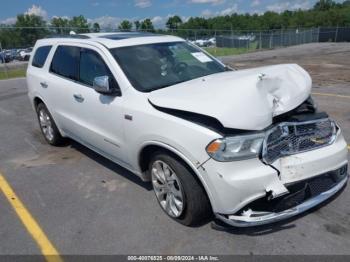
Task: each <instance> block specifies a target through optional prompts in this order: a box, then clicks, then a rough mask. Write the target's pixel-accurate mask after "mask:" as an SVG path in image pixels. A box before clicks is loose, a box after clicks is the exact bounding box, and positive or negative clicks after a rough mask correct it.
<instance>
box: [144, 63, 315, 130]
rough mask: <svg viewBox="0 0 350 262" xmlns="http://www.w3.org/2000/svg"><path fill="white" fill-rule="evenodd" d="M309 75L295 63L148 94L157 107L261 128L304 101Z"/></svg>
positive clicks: (216, 76)
mask: <svg viewBox="0 0 350 262" xmlns="http://www.w3.org/2000/svg"><path fill="white" fill-rule="evenodd" d="M311 86H312V83H311V78H310V76H309V74H308V73H307V72H306V71H305V70H304V69H302V68H301V67H300V66H298V65H296V64H286V65H274V66H267V67H259V68H254V69H246V70H239V71H233V72H231V71H230V72H223V73H218V74H214V75H209V76H205V77H202V78H198V79H194V80H191V81H187V82H184V83H180V84H177V85H174V86H170V87H167V88H164V89H160V90H156V91H153V92H151V93H150V94H149V101H150V102H151V103H152V104H154V105H155V106H158V107H162V108H167V109H176V110H181V111H187V112H193V113H197V114H201V115H207V116H210V117H214V118H216V119H217V120H218V121H219V122H220V123H221V124H222V125H223V126H224V127H226V128H235V129H244V130H261V129H264V128H266V127H268V126H269V125H271V124H272V118H273V117H274V116H277V115H280V114H283V113H286V112H288V111H290V110H292V109H294V108H296V107H297V106H299V105H300V104H301V103H303V102H304V101H305V100H306V99H307V98H308V97H309V96H310V93H311Z"/></svg>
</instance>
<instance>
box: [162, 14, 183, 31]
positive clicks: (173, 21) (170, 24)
mask: <svg viewBox="0 0 350 262" xmlns="http://www.w3.org/2000/svg"><path fill="white" fill-rule="evenodd" d="M181 24H182V20H181V18H180V17H179V16H178V15H175V16H172V17H169V19H168V21H167V22H166V27H167V28H168V29H177V28H178V27H179V26H180V25H181Z"/></svg>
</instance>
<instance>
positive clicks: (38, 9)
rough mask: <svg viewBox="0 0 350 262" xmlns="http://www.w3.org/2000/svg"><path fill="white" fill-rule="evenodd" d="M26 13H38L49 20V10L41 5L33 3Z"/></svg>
mask: <svg viewBox="0 0 350 262" xmlns="http://www.w3.org/2000/svg"><path fill="white" fill-rule="evenodd" d="M25 14H26V15H37V16H41V17H42V18H44V19H45V20H47V12H46V10H45V9H43V8H42V7H41V6H40V5H32V7H30V8H29V9H28V10H27V11H26V12H25Z"/></svg>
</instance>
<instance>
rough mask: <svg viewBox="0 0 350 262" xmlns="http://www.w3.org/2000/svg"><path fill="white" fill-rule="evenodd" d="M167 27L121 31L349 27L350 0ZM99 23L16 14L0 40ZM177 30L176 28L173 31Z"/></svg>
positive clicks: (172, 22) (14, 43) (140, 24)
mask: <svg viewBox="0 0 350 262" xmlns="http://www.w3.org/2000/svg"><path fill="white" fill-rule="evenodd" d="M165 25H166V28H167V30H164V29H158V30H155V28H154V25H153V23H152V20H151V19H149V18H147V19H144V20H141V21H129V20H123V21H122V22H121V23H120V24H119V25H118V29H119V30H121V31H131V30H142V31H150V32H156V31H157V32H159V33H162V32H164V31H167V32H168V33H173V32H174V33H175V34H177V35H180V36H184V37H187V36H188V34H187V33H185V32H186V30H200V29H204V30H246V31H253V30H278V29H285V28H311V27H322V26H339V27H341V26H350V0H346V1H344V2H343V3H337V2H335V1H333V0H319V1H318V2H317V3H316V4H315V5H314V6H313V8H311V9H310V10H295V11H289V10H286V11H284V12H282V13H276V12H272V11H267V12H265V13H263V14H249V13H247V14H238V13H233V14H231V15H227V16H215V17H208V18H204V17H191V18H189V19H188V20H187V21H183V20H182V19H181V17H180V16H178V15H175V16H172V17H169V18H168V20H167V22H166V24H165ZM100 30H101V28H100V25H99V24H98V23H92V24H91V23H88V21H87V19H86V18H85V17H84V16H82V15H80V16H74V17H72V18H70V19H68V18H62V17H53V18H52V19H51V21H45V20H44V19H43V18H42V17H40V16H36V15H28V14H19V15H18V16H17V20H16V23H15V24H14V25H12V26H9V25H0V43H1V45H2V47H3V48H13V47H28V46H33V45H34V43H35V41H36V40H37V39H40V38H43V37H46V36H48V35H55V34H56V35H57V34H58V35H59V34H68V33H69V32H70V31H74V32H76V33H88V32H99V31H100ZM176 30H179V31H178V32H176Z"/></svg>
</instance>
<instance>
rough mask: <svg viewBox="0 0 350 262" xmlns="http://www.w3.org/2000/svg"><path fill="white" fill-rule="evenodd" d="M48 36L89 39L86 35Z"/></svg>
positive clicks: (52, 36) (53, 36)
mask: <svg viewBox="0 0 350 262" xmlns="http://www.w3.org/2000/svg"><path fill="white" fill-rule="evenodd" d="M46 38H75V39H89V38H90V37H89V36H86V35H51V36H48V37H46Z"/></svg>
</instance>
